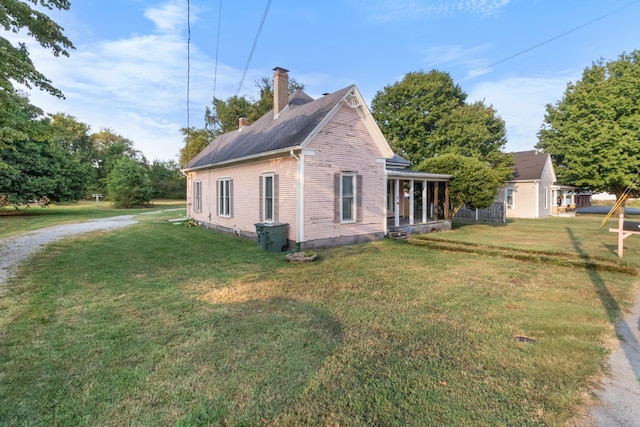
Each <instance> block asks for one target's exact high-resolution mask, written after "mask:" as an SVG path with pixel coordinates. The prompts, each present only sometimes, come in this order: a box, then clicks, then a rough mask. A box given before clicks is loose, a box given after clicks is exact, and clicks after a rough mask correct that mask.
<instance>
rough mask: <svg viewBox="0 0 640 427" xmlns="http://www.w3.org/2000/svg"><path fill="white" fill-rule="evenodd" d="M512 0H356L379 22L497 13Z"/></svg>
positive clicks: (358, 4) (357, 3)
mask: <svg viewBox="0 0 640 427" xmlns="http://www.w3.org/2000/svg"><path fill="white" fill-rule="evenodd" d="M509 1H510V0H429V1H424V0H354V2H355V4H356V5H357V6H358V7H360V8H362V9H363V10H365V11H367V12H368V14H369V17H370V18H371V19H372V20H374V21H378V22H390V21H398V20H412V21H415V20H422V19H431V18H434V17H438V16H443V15H453V14H459V13H463V14H474V15H480V16H482V17H489V16H494V15H497V14H498V13H499V12H500V11H501V10H502V9H503V8H504V7H505V6H506V5H507V4H508V3H509Z"/></svg>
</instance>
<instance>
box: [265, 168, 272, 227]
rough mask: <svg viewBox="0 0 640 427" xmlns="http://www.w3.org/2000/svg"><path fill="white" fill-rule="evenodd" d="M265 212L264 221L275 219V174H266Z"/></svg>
mask: <svg viewBox="0 0 640 427" xmlns="http://www.w3.org/2000/svg"><path fill="white" fill-rule="evenodd" d="M263 194H264V202H263V204H262V205H263V206H264V212H263V218H264V221H267V222H270V221H273V217H274V216H273V206H274V204H273V201H274V200H273V175H271V174H269V175H265V176H264V192H263Z"/></svg>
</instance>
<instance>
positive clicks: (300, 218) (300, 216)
mask: <svg viewBox="0 0 640 427" xmlns="http://www.w3.org/2000/svg"><path fill="white" fill-rule="evenodd" d="M289 154H290V155H291V157H293V158H294V159H296V164H297V174H296V175H297V178H296V180H297V182H296V251H297V252H300V241H301V240H302V238H303V236H304V230H303V227H304V162H302V161H301V160H302V159H301V158H300V157H298V156H296V153H294V152H293V150H290V151H289ZM301 156H302V155H301Z"/></svg>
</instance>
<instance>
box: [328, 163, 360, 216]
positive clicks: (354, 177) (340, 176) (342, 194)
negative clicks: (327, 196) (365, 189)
mask: <svg viewBox="0 0 640 427" xmlns="http://www.w3.org/2000/svg"><path fill="white" fill-rule="evenodd" d="M333 191H334V204H333V222H335V223H343V224H349V223H354V222H362V220H363V218H364V209H363V208H362V175H358V173H357V172H351V171H346V172H339V173H336V174H335V175H334V181H333Z"/></svg>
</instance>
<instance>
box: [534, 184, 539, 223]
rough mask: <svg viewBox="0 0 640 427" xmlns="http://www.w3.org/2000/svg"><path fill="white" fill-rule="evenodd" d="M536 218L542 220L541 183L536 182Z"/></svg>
mask: <svg viewBox="0 0 640 427" xmlns="http://www.w3.org/2000/svg"><path fill="white" fill-rule="evenodd" d="M535 200H536V218H540V181H536V197H535Z"/></svg>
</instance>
